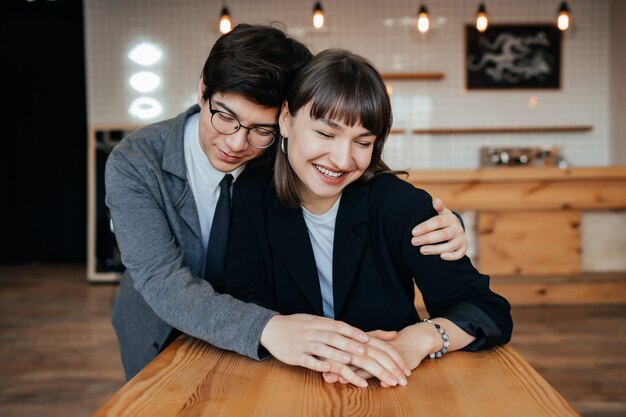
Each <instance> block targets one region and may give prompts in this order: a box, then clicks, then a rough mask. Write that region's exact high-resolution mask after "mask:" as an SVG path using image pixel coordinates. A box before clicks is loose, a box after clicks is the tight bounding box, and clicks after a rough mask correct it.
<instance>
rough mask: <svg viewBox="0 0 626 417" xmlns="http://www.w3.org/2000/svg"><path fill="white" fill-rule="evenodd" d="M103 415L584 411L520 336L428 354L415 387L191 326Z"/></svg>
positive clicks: (468, 416) (555, 416) (482, 415)
mask: <svg viewBox="0 0 626 417" xmlns="http://www.w3.org/2000/svg"><path fill="white" fill-rule="evenodd" d="M93 416H95V417H100V416H134V417H136V416H150V417H157V416H168V417H172V416H184V417H191V416H224V417H226V416H272V417H281V416H298V417H306V416H315V417H319V416H359V417H364V416H372V417H373V416H376V417H385V416H390V417H391V416H394V417H402V416H420V417H423V416H437V417H441V416H464V417H472V416H476V417H486V416H498V417H499V416H511V417H514V416H520V417H529V416H546V417H548V416H549V417H559V416H579V414H578V413H577V412H576V411H575V410H574V409H573V408H572V407H571V405H570V404H568V403H567V401H565V400H564V399H563V397H561V395H560V394H559V393H557V392H556V391H555V390H554V388H552V387H551V386H550V385H549V384H548V383H547V382H546V381H545V380H544V379H543V378H542V377H541V376H540V375H539V374H538V373H537V372H536V371H535V370H534V369H533V368H532V367H531V366H530V365H529V364H528V363H527V362H526V361H525V360H524V359H523V358H522V357H521V356H519V355H518V354H517V352H515V350H514V349H513V348H511V347H510V346H500V347H496V348H492V349H489V350H486V351H482V352H475V353H469V352H452V353H449V354H448V355H446V356H445V357H444V358H442V359H439V360H428V359H427V360H425V361H424V362H423V363H422V365H420V367H419V368H417V369H416V370H415V371H414V372H413V374H412V375H411V376H410V377H409V384H408V385H407V386H406V387H395V388H382V387H381V386H380V385H379V384H378V383H377V382H375V381H374V382H370V386H369V387H368V388H365V389H364V388H357V387H353V386H345V385H340V384H335V385H330V384H326V383H324V382H323V380H322V378H321V376H320V374H318V373H315V372H312V371H309V370H306V369H302V368H297V367H292V366H288V365H285V364H283V363H281V362H279V361H277V360H275V359H269V360H266V361H263V362H257V361H254V360H251V359H248V358H246V357H243V356H241V355H238V354H235V353H232V352H227V351H224V350H221V349H218V348H216V347H213V346H211V345H209V344H207V343H205V342H203V341H200V340H198V339H195V338H192V337H188V336H182V337H180V338H179V339H178V340H176V341H175V342H174V343H173V344H172V345H170V346H169V347H168V348H167V349H166V350H165V351H164V352H163V353H162V354H161V355H159V356H158V357H157V358H156V359H155V360H154V361H152V362H151V363H150V364H149V365H148V366H147V367H146V368H145V369H144V370H143V371H141V372H140V373H139V374H138V375H137V376H136V377H135V378H134V379H132V380H131V381H130V382H128V383H127V384H126V385H125V386H124V387H123V388H122V389H121V390H120V391H118V392H117V393H116V394H115V395H114V396H113V397H112V398H111V399H110V400H109V401H108V402H107V403H105V404H104V405H103V406H102V407H101V408H100V409H98V410H97V411H96V412H95V413H94V414H93Z"/></svg>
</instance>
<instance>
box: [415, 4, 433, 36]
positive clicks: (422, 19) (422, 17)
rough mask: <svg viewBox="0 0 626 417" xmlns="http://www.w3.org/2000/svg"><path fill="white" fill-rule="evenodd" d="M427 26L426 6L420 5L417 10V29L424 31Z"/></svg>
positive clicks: (428, 22) (426, 29)
mask: <svg viewBox="0 0 626 417" xmlns="http://www.w3.org/2000/svg"><path fill="white" fill-rule="evenodd" d="M429 28H430V19H429V17H428V9H427V8H426V6H424V5H421V6H420V8H419V10H418V11H417V30H419V31H420V33H426V32H428V29H429Z"/></svg>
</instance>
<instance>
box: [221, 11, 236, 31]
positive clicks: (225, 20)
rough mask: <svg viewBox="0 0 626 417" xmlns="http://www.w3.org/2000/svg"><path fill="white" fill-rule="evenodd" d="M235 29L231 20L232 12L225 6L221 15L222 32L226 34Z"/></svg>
mask: <svg viewBox="0 0 626 417" xmlns="http://www.w3.org/2000/svg"><path fill="white" fill-rule="evenodd" d="M232 28H233V22H232V21H231V20H230V10H228V7H226V5H224V7H222V12H221V13H220V32H221V33H222V34H226V33H228V32H230V31H231V30H232Z"/></svg>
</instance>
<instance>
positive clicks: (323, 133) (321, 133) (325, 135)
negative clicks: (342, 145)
mask: <svg viewBox="0 0 626 417" xmlns="http://www.w3.org/2000/svg"><path fill="white" fill-rule="evenodd" d="M315 133H317V134H318V135H320V136H321V137H323V138H324V139H332V138H333V137H334V136H333V135H330V134H328V133H326V132H322V131H321V130H316V131H315Z"/></svg>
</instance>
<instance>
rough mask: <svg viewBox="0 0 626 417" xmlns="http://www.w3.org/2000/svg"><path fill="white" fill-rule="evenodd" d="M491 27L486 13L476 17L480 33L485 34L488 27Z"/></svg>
mask: <svg viewBox="0 0 626 417" xmlns="http://www.w3.org/2000/svg"><path fill="white" fill-rule="evenodd" d="M488 25H489V19H487V15H486V14H485V13H479V14H478V16H476V29H477V30H478V31H479V32H484V31H486V30H487V26H488Z"/></svg>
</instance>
